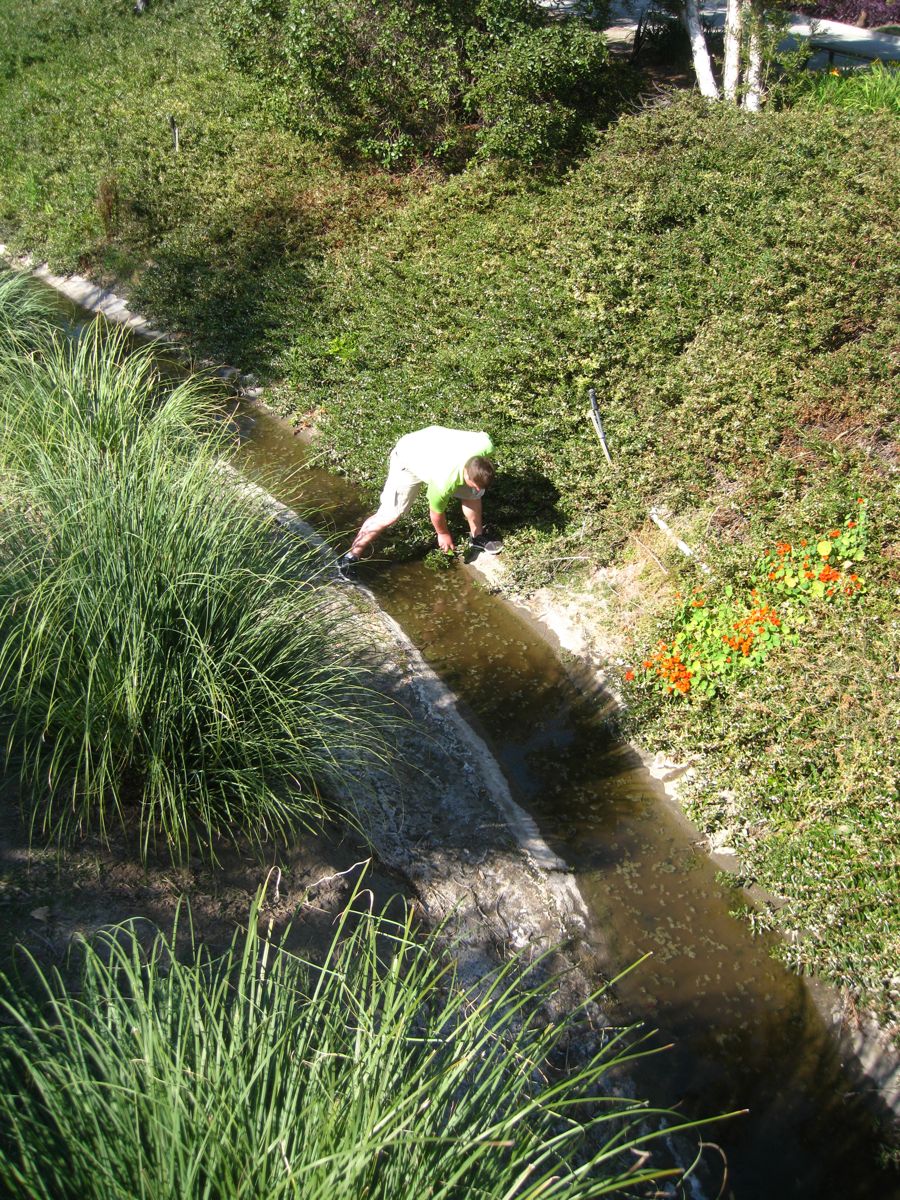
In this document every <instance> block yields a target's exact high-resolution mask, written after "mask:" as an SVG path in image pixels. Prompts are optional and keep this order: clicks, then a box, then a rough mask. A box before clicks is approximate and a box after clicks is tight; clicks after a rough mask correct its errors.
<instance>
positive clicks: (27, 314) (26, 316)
mask: <svg viewBox="0 0 900 1200" xmlns="http://www.w3.org/2000/svg"><path fill="white" fill-rule="evenodd" d="M48 314H49V306H48V304H47V301H46V299H45V297H44V296H43V295H42V294H41V292H40V291H39V289H38V288H36V287H35V286H34V284H33V283H32V281H31V280H30V279H29V278H28V276H27V275H25V274H23V273H22V272H21V271H13V270H9V269H7V268H4V267H0V346H3V347H6V348H10V347H13V348H17V349H18V350H19V352H22V351H24V352H26V353H27V351H28V350H29V349H31V348H32V347H33V346H34V345H35V344H37V343H38V342H40V341H42V340H43V339H44V338H45V337H46V335H47V333H48V330H49V325H48Z"/></svg>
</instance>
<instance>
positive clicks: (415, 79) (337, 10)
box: [218, 0, 611, 168]
mask: <svg viewBox="0 0 900 1200" xmlns="http://www.w3.org/2000/svg"><path fill="white" fill-rule="evenodd" d="M599 15H600V14H599V13H598V14H595V16H594V18H593V22H592V25H593V24H594V23H596V22H598V21H599ZM218 21H219V28H220V31H221V36H222V39H223V44H224V46H225V48H226V52H227V53H228V55H229V58H230V61H231V62H232V63H233V64H234V65H235V66H237V67H238V68H239V69H241V70H243V71H245V72H248V73H249V74H251V75H253V76H254V77H256V78H258V79H262V80H265V82H266V85H267V86H268V87H269V88H270V89H271V91H272V93H273V96H274V99H272V100H270V107H271V111H274V112H276V113H277V115H278V117H279V119H280V120H281V121H282V122H283V123H284V124H286V125H287V126H288V127H289V128H293V129H296V130H299V131H300V132H302V133H304V134H312V135H314V136H324V137H327V138H329V139H331V140H332V141H334V142H336V143H337V144H338V145H340V146H342V147H344V148H345V149H352V150H353V151H355V152H356V153H360V154H362V155H363V156H364V157H367V158H371V159H374V160H376V161H378V162H380V163H382V164H384V165H385V166H387V167H389V168H393V167H396V166H398V165H401V164H403V163H407V162H409V161H411V160H414V159H416V158H420V157H421V156H423V155H430V156H434V157H437V158H439V159H443V160H445V161H446V162H448V163H451V164H452V163H454V162H458V161H460V160H461V159H464V158H465V157H467V156H468V154H470V153H471V149H472V147H471V136H470V130H471V127H472V125H473V123H474V125H476V126H477V125H482V124H484V125H487V126H488V127H490V129H491V132H490V133H489V134H487V135H485V136H484V137H483V138H482V139H481V152H482V154H490V155H497V156H500V157H504V158H505V157H510V158H514V159H517V160H520V161H523V162H526V163H534V162H536V161H546V160H548V159H552V158H555V157H556V156H558V155H559V154H561V153H563V152H565V151H567V150H568V151H571V150H573V149H577V148H578V147H579V146H580V145H581V143H582V140H583V133H584V127H585V125H586V123H587V122H588V121H589V120H590V119H591V118H593V117H594V116H595V115H596V113H597V111H598V109H599V107H600V105H601V98H602V99H603V101H605V102H606V103H607V104H609V102H610V99H611V89H610V88H609V84H608V80H607V73H606V66H607V60H606V54H605V49H604V46H605V43H604V42H603V39H602V37H601V36H600V35H599V34H597V33H595V32H594V31H593V28H592V27H588V26H587V25H586V24H585V23H584V18H580V17H570V18H568V19H567V20H566V21H564V22H562V23H560V22H558V21H554V20H553V19H552V18H551V17H550V16H548V14H546V13H544V12H543V10H542V9H540V8H539V7H538V6H537V5H535V4H533V3H531V2H530V0H516V3H514V4H510V3H509V2H508V0H502V2H501V0H455V2H454V3H452V4H437V3H433V2H429V3H420V2H418V0H389V2H380V3H378V2H375V0H327V3H326V4H324V5H317V6H315V7H311V6H310V5H308V4H306V3H305V2H304V0H229V2H228V3H227V4H226V5H225V6H224V8H223V9H222V10H221V12H220V14H219V17H218ZM535 122H537V125H538V128H537V129H536V130H532V129H531V128H530V127H531V126H532V125H534V123H535Z"/></svg>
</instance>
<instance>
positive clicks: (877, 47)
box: [558, 0, 900, 70]
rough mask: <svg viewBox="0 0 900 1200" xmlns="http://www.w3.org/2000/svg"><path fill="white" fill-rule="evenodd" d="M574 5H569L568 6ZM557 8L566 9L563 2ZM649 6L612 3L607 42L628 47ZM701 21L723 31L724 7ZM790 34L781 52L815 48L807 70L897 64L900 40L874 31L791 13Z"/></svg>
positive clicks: (711, 6)
mask: <svg viewBox="0 0 900 1200" xmlns="http://www.w3.org/2000/svg"><path fill="white" fill-rule="evenodd" d="M572 6H574V5H571V6H570V7H572ZM558 7H560V8H562V7H567V6H566V5H565V3H562V4H559V5H558ZM652 7H653V0H615V2H614V3H613V5H612V8H611V9H610V26H609V28H608V29H607V30H606V36H607V38H608V39H609V41H610V42H617V43H620V44H630V42H631V40H632V38H633V37H634V31H635V29H636V28H637V20H638V16H639V15H640V13H642V12H644V11H646V10H647V9H648V8H652ZM701 12H702V15H703V19H704V21H706V22H708V23H709V24H710V25H712V26H713V28H714V29H724V28H725V4H724V3H721V2H719V0H711V2H709V0H708V2H707V3H705V4H701ZM789 26H790V31H789V35H788V37H787V38H786V39H785V40H784V42H782V44H781V47H780V48H781V49H784V50H790V49H793V48H794V47H796V46H797V44H798V42H799V41H801V40H803V39H809V40H810V41H812V42H813V44H814V45H815V46H817V47H819V49H818V50H817V53H816V54H814V55H813V57H812V58H811V59H810V63H809V65H810V67H811V68H812V69H813V70H818V69H820V68H822V67H826V66H828V65H829V63H830V62H832V61H833V62H834V63H835V64H836V65H837V66H853V65H856V66H858V65H861V64H862V63H863V62H866V61H868V62H871V61H873V60H874V59H880V60H881V61H882V62H900V37H894V36H892V35H891V34H888V33H878V32H877V31H876V30H874V29H860V28H859V27H858V26H857V25H844V24H843V23H842V22H840V21H825V20H819V19H816V18H814V17H807V16H805V15H803V14H801V13H791V15H790V17H789Z"/></svg>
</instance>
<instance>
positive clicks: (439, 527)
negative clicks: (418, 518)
mask: <svg viewBox="0 0 900 1200" xmlns="http://www.w3.org/2000/svg"><path fill="white" fill-rule="evenodd" d="M428 515H429V516H430V517H431V523H432V525H433V526H434V532H435V533H436V534H437V540H438V545H439V546H440V548H441V549H442V550H455V549H456V546H455V544H454V541H453V534H452V533H451V532H450V527H449V526H448V524H447V518H446V516H445V515H444V513H439V512H435V511H434V509H433V508H431V509H429V510H428Z"/></svg>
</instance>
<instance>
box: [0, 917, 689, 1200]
mask: <svg viewBox="0 0 900 1200" xmlns="http://www.w3.org/2000/svg"><path fill="white" fill-rule="evenodd" d="M262 917H263V913H262V911H261V906H260V902H259V900H258V901H257V903H256V904H255V905H254V907H253V909H252V910H251V912H250V918H249V925H248V928H247V930H246V931H245V932H243V933H240V932H239V933H238V934H236V935H235V938H234V941H233V943H232V945H231V948H230V949H229V951H228V952H227V953H226V954H225V955H224V957H223V958H221V959H212V958H211V957H210V956H209V954H208V953H207V952H206V951H205V950H204V948H203V946H202V945H198V944H196V943H193V945H192V951H191V953H190V956H189V957H188V958H187V961H185V960H184V957H183V955H182V954H181V953H180V952H179V951H178V950H177V949H176V940H175V936H174V935H173V936H172V937H171V938H167V937H164V936H162V935H157V937H156V938H155V939H154V940H153V942H152V944H151V945H149V947H146V948H145V943H146V938H145V937H144V938H142V937H141V930H140V929H139V928H138V927H136V926H133V925H125V926H121V927H118V928H116V929H113V930H111V931H109V932H108V933H106V934H103V935H100V936H99V937H98V938H96V939H95V940H94V941H93V942H91V943H87V944H84V945H83V947H82V949H81V955H82V957H83V966H82V969H81V976H80V980H79V981H78V983H77V985H76V986H74V987H66V986H65V985H64V984H63V982H62V981H61V979H60V978H59V976H58V975H56V974H54V973H51V972H46V971H44V970H43V969H42V968H41V967H40V966H39V965H38V964H37V963H35V962H33V961H29V963H28V965H29V968H30V970H31V973H32V975H33V976H34V980H35V985H36V990H37V996H36V998H34V999H31V998H29V997H28V995H27V994H23V993H21V992H20V991H17V989H16V988H15V986H14V985H12V984H10V982H9V981H5V986H4V989H3V996H2V1001H0V1008H2V1012H3V1022H2V1026H3V1027H2V1031H0V1081H2V1087H0V1113H2V1118H3V1119H2V1133H0V1180H2V1183H3V1187H4V1193H5V1194H6V1195H7V1196H10V1197H15V1198H20V1200H26V1198H27V1200H68V1198H70V1197H71V1198H72V1200H109V1197H111V1196H115V1197H119V1198H121V1200H130V1198H134V1200H137V1198H138V1197H145V1196H148V1195H153V1196H185V1197H186V1196H197V1197H208V1198H210V1200H212V1198H213V1197H224V1196H228V1197H234V1198H235V1200H257V1198H262V1197H268V1198H269V1200H281V1198H284V1200H287V1198H288V1197H296V1196H298V1195H306V1196H317V1197H318V1196H322V1197H324V1196H328V1197H330V1198H331V1200H358V1198H359V1197H360V1196H367V1197H372V1198H373V1200H402V1198H405V1197H410V1196H431V1197H433V1198H434V1200H453V1198H455V1197H459V1196H476V1195H477V1196H479V1197H485V1198H491V1197H494V1198H496V1200H501V1198H502V1197H510V1196H511V1195H513V1194H514V1195H515V1196H516V1197H521V1198H522V1200H537V1197H539V1196H540V1197H557V1198H560V1200H575V1198H576V1197H588V1196H605V1195H610V1194H613V1193H614V1194H616V1195H621V1194H622V1192H621V1190H620V1189H621V1188H622V1187H626V1188H627V1189H628V1191H629V1192H630V1191H631V1190H632V1189H633V1188H636V1187H639V1186H640V1184H642V1183H643V1182H645V1181H648V1180H651V1179H659V1178H660V1177H664V1176H666V1175H679V1174H681V1172H680V1171H678V1170H676V1169H673V1168H672V1167H671V1166H670V1165H669V1164H668V1163H666V1162H665V1161H664V1160H663V1161H659V1160H654V1158H651V1157H650V1155H649V1153H647V1154H646V1155H643V1156H642V1157H640V1158H639V1159H638V1162H637V1164H636V1163H635V1158H634V1155H633V1154H632V1153H630V1152H631V1151H632V1150H635V1151H636V1150H639V1149H641V1150H643V1148H645V1147H648V1146H650V1147H652V1145H653V1143H654V1142H655V1141H658V1140H659V1139H660V1138H662V1137H664V1136H665V1134H666V1132H667V1130H666V1128H665V1124H666V1123H667V1122H666V1121H660V1117H666V1118H669V1119H670V1120H671V1114H661V1113H658V1112H655V1111H654V1110H652V1109H648V1108H647V1107H645V1105H644V1104H643V1103H642V1102H640V1101H638V1100H632V1099H628V1098H624V1097H618V1096H614V1095H610V1094H604V1090H603V1086H602V1079H603V1076H604V1075H605V1074H606V1073H607V1072H608V1071H610V1070H611V1069H613V1068H615V1067H619V1066H621V1065H623V1064H625V1063H627V1062H628V1060H629V1058H630V1057H632V1056H633V1055H635V1054H636V1053H639V1052H640V1051H639V1050H636V1049H635V1047H634V1046H632V1045H629V1038H628V1036H627V1034H628V1031H623V1030H615V1029H607V1030H603V1031H601V1032H599V1033H596V1034H592V1033H591V1032H590V1030H589V1029H588V1028H587V1027H586V1022H585V1014H586V1010H587V1008H588V1007H589V1003H590V1002H585V1003H583V1004H580V1005H576V1006H575V1007H574V1008H573V1009H571V1010H570V1011H568V1012H566V1013H565V1014H564V1015H562V1016H560V1017H558V1018H556V1019H553V1020H547V1019H546V1017H545V1015H544V1006H545V1004H546V1002H547V1001H548V1000H550V998H551V997H552V994H553V991H554V989H555V986H556V981H555V980H554V979H553V978H547V977H546V976H545V977H544V978H543V979H541V978H540V973H541V970H542V964H541V963H540V962H539V963H537V964H531V965H529V966H528V967H526V966H525V964H524V963H522V962H520V961H515V960H514V961H512V962H508V963H507V964H506V965H505V966H503V967H501V968H499V969H498V970H497V971H495V972H494V973H493V974H492V975H490V976H488V977H487V978H486V979H483V980H481V981H479V982H477V983H475V984H468V985H465V984H463V983H462V982H461V981H460V980H458V979H457V977H456V974H455V971H454V967H453V964H452V962H451V960H450V959H449V958H448V956H447V953H446V950H445V949H444V947H443V944H442V941H441V938H440V936H439V935H438V934H435V935H431V936H429V937H427V938H424V939H421V940H420V939H418V938H417V937H416V936H415V933H414V930H413V925H412V916H411V915H407V916H406V918H405V920H399V921H398V920H392V919H390V918H388V917H387V916H385V915H378V914H373V913H371V912H370V911H366V910H364V909H363V911H353V910H352V907H351V908H348V909H347V910H346V911H345V912H344V914H343V915H342V917H341V919H340V921H339V924H338V929H337V932H336V934H335V937H334V940H333V942H332V943H331V946H330V948H329V950H328V952H327V954H326V956H325V959H324V961H323V962H322V963H321V964H314V963H311V962H309V961H306V960H304V959H302V958H300V957H298V956H296V955H294V954H291V953H290V952H288V951H287V950H286V949H285V948H284V946H283V945H282V944H281V943H280V942H277V941H272V940H270V938H268V937H266V936H263V935H261V934H260V932H259V925H260V923H261V918H262ZM591 999H592V1000H595V999H596V997H592V998H591ZM579 1032H580V1034H581V1036H582V1038H583V1039H588V1041H589V1043H593V1049H592V1051H591V1052H590V1053H588V1054H585V1055H583V1056H582V1058H581V1061H580V1065H578V1066H575V1067H570V1066H568V1064H566V1062H565V1057H566V1053H565V1052H566V1046H567V1043H569V1042H570V1041H571V1039H572V1037H573V1036H574V1035H575V1034H576V1033H579ZM679 1124H680V1123H679V1121H678V1119H677V1118H675V1125H676V1126H678V1125H679ZM682 1128H688V1126H687V1125H682Z"/></svg>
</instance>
